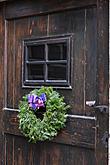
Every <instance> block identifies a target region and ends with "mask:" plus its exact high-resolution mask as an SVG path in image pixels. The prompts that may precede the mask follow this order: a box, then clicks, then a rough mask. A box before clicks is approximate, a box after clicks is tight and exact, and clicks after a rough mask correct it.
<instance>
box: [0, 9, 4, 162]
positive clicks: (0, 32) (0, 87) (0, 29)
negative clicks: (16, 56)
mask: <svg viewBox="0 0 110 165" xmlns="http://www.w3.org/2000/svg"><path fill="white" fill-rule="evenodd" d="M3 47H4V21H3V7H1V6H0V164H3V163H4V162H3V160H4V154H3V150H4V137H3V133H2V127H3V122H2V119H3V118H2V117H3V109H2V108H3V99H4V94H3V91H4V83H3V81H4V79H3V78H4V77H3V76H4V75H3V68H4V66H3V58H4V56H3V55H4V51H3Z"/></svg>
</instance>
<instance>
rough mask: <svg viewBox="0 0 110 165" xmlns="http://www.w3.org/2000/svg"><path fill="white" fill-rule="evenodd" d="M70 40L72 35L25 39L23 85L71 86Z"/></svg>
mask: <svg viewBox="0 0 110 165" xmlns="http://www.w3.org/2000/svg"><path fill="white" fill-rule="evenodd" d="M70 41H71V37H70V36H65V37H56V38H55V37H47V38H41V39H36V40H35V39H34V40H25V41H24V53H23V57H24V62H23V87H30V88H31V87H37V86H41V85H49V86H50V85H51V86H55V87H66V86H68V87H69V86H70V43H71V42H70Z"/></svg>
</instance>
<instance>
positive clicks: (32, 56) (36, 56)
mask: <svg viewBox="0 0 110 165" xmlns="http://www.w3.org/2000/svg"><path fill="white" fill-rule="evenodd" d="M44 52H45V47H44V45H32V46H28V60H44Z"/></svg>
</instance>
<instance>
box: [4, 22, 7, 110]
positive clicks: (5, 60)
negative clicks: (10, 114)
mask: <svg viewBox="0 0 110 165" xmlns="http://www.w3.org/2000/svg"><path fill="white" fill-rule="evenodd" d="M7 24H8V21H7V20H5V41H4V107H7Z"/></svg>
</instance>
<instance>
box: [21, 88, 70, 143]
mask: <svg viewBox="0 0 110 165" xmlns="http://www.w3.org/2000/svg"><path fill="white" fill-rule="evenodd" d="M68 108H69V105H66V103H65V102H64V97H61V96H60V95H59V93H58V92H56V91H54V90H53V88H52V87H41V88H40V89H35V90H33V91H31V92H30V93H29V94H28V95H25V96H23V99H22V101H20V104H19V109H20V111H19V115H18V117H19V129H20V130H21V132H22V133H23V134H24V136H25V137H27V138H28V140H29V142H33V143H36V142H37V141H44V140H51V139H53V138H54V137H55V136H56V135H57V134H58V131H59V130H60V129H61V128H63V127H64V126H65V122H66V118H67V115H66V113H67V109H68Z"/></svg>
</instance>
